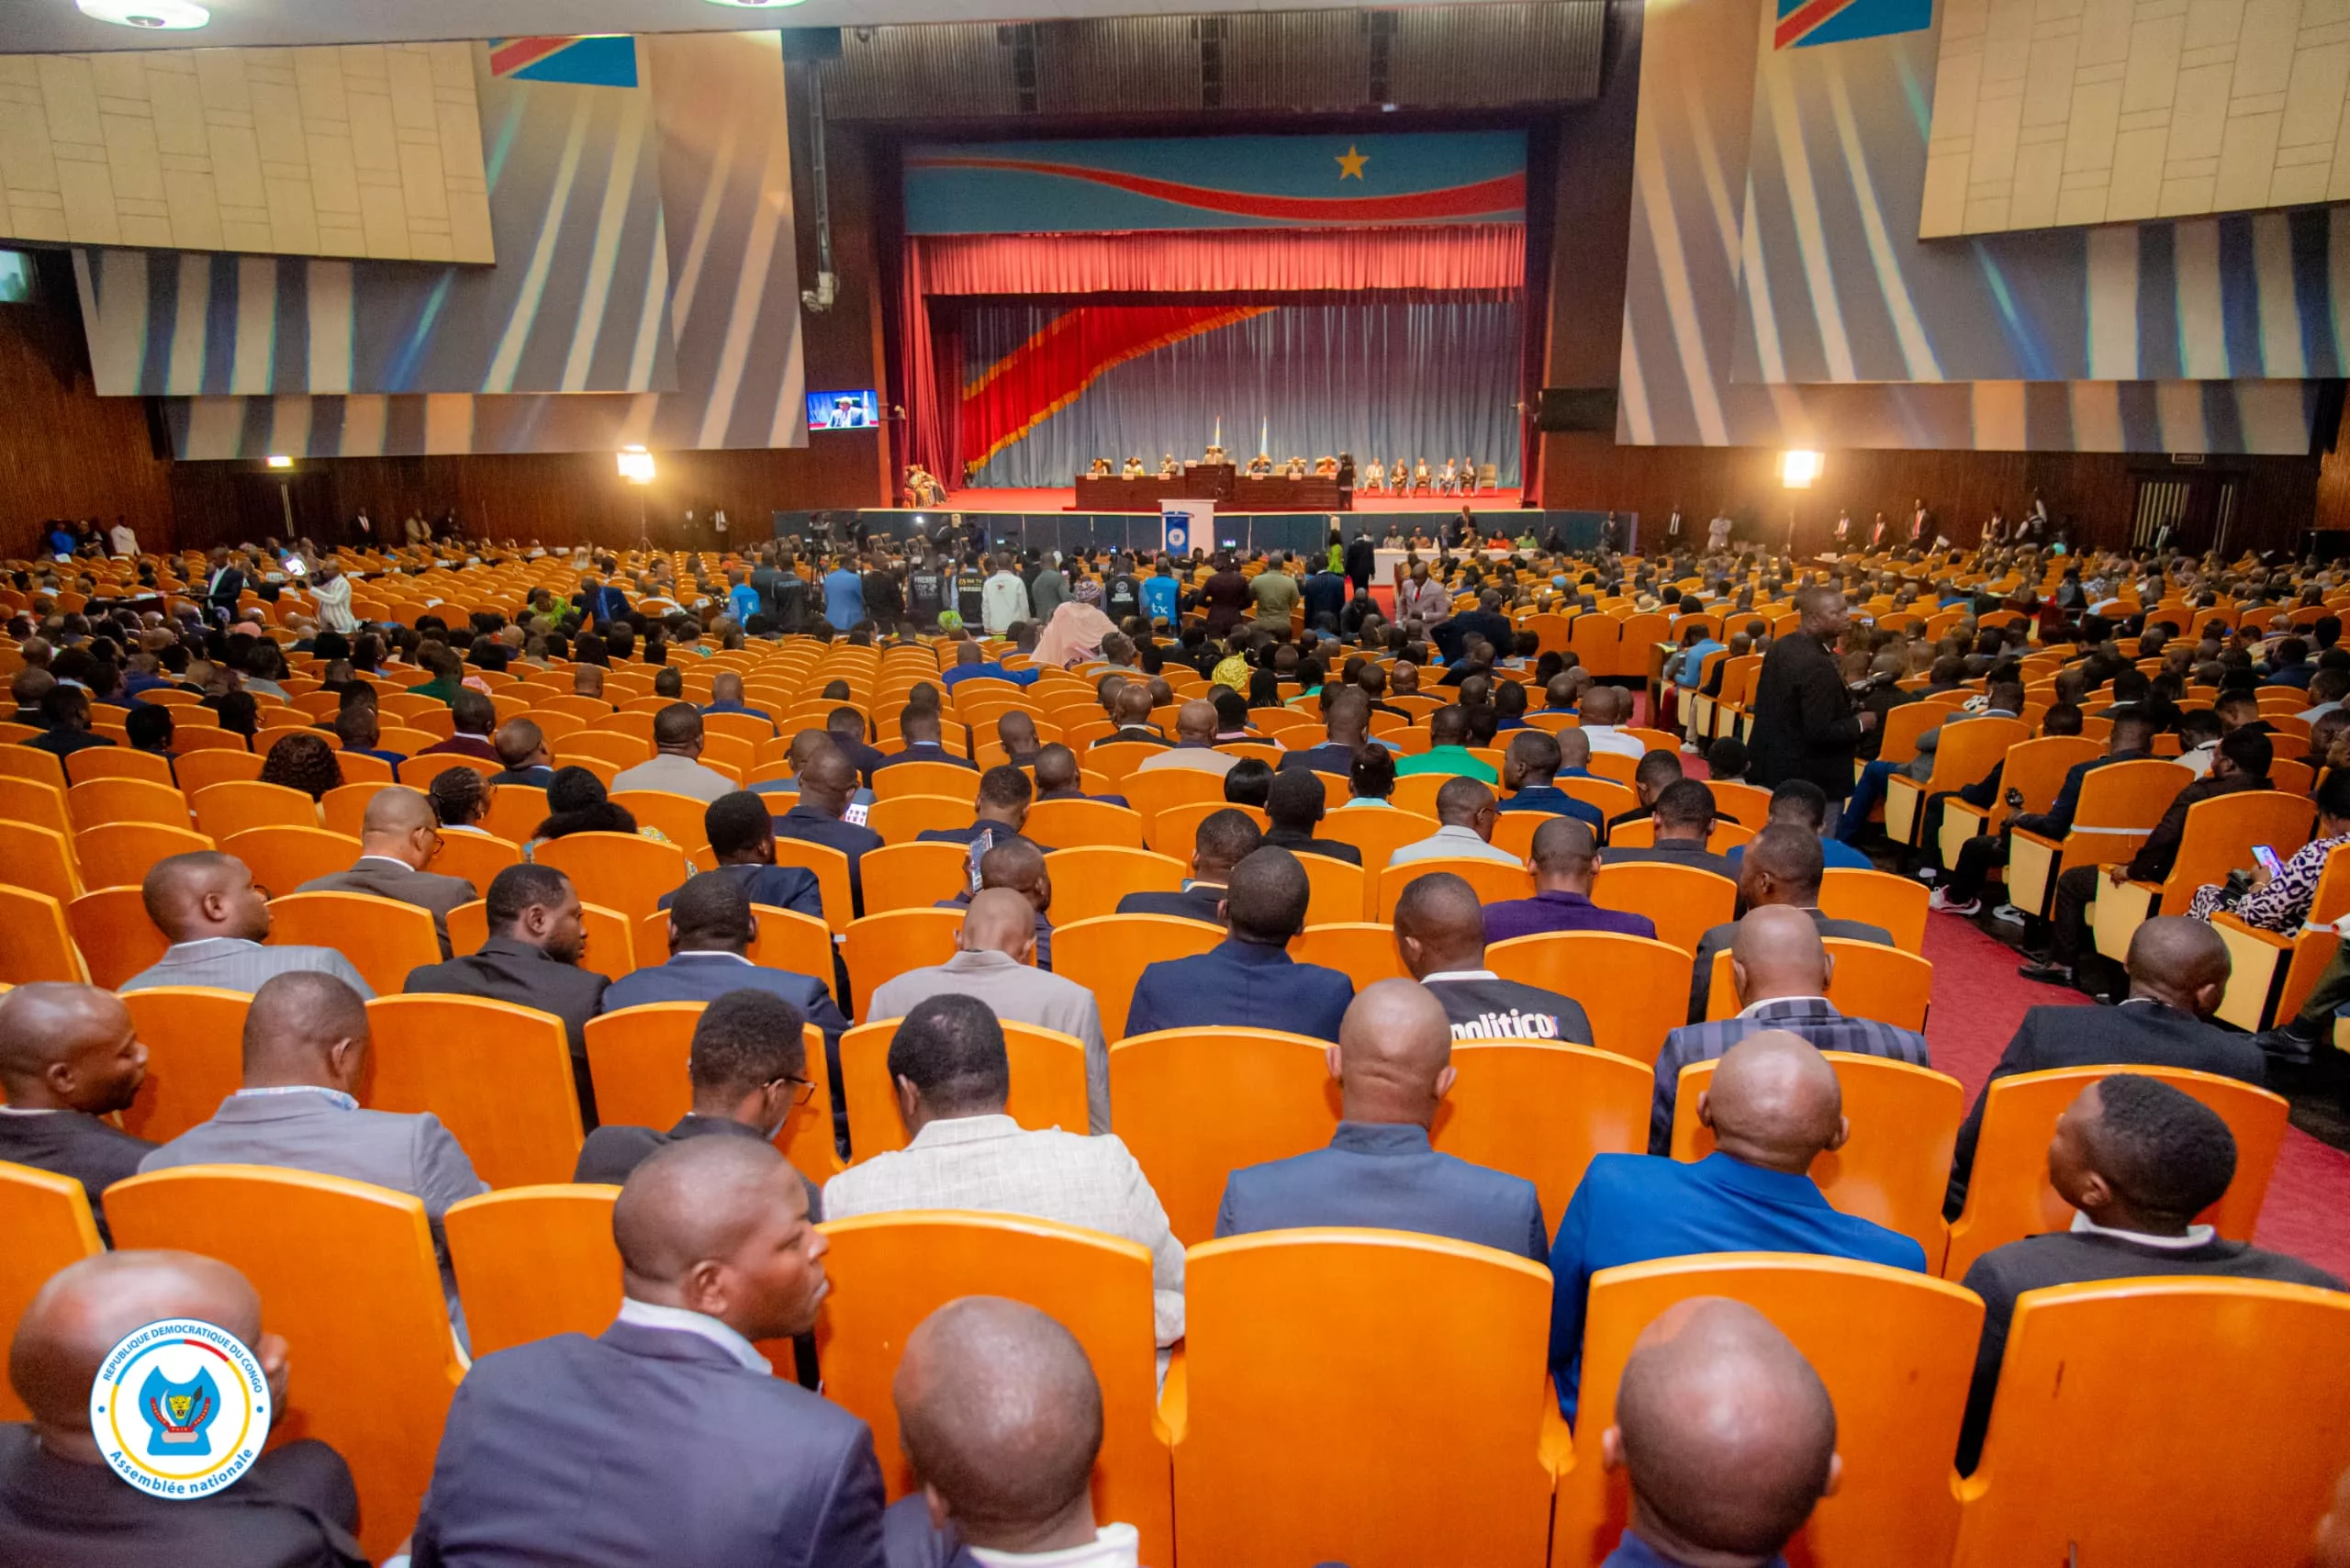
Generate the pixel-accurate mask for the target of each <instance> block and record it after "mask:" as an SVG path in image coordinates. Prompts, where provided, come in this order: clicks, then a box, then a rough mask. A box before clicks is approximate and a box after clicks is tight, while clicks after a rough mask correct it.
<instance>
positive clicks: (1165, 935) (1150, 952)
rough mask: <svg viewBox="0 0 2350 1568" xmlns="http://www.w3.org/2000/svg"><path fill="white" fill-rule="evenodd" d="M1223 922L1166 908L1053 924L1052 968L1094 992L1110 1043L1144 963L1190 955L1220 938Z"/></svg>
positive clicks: (1121, 1027) (1119, 1033)
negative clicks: (1160, 911)
mask: <svg viewBox="0 0 2350 1568" xmlns="http://www.w3.org/2000/svg"><path fill="white" fill-rule="evenodd" d="M1224 937H1225V931H1224V927H1222V926H1220V925H1210V924H1207V923H1206V922H1205V921H1200V920H1184V919H1181V918H1179V917H1177V916H1174V915H1167V914H1112V915H1104V916H1102V917H1101V918H1099V919H1095V920H1082V921H1079V922H1077V923H1076V924H1071V925H1062V926H1058V927H1057V928H1056V929H1055V930H1054V932H1053V972H1054V973H1055V974H1057V975H1059V976H1061V977H1062V978H1064V979H1066V980H1074V981H1076V982H1077V983H1078V984H1079V985H1081V986H1083V987H1085V988H1086V989H1087V990H1088V991H1091V992H1092V993H1093V1000H1094V1004H1095V1005H1096V1006H1097V1007H1098V1008H1099V1009H1100V1010H1101V1014H1102V1038H1103V1039H1105V1040H1108V1041H1110V1042H1112V1043H1113V1044H1114V1043H1115V1042H1116V1041H1118V1040H1119V1039H1121V1038H1123V1037H1124V1036H1125V1032H1126V1011H1127V1009H1128V1008H1129V1007H1131V1006H1132V1005H1133V1003H1134V999H1135V985H1136V982H1137V981H1139V980H1141V979H1142V972H1143V970H1144V969H1147V968H1148V967H1149V966H1150V965H1152V964H1155V963H1159V962H1162V961H1164V960H1167V959H1171V958H1194V957H1197V956H1198V955H1199V954H1202V953H1204V952H1206V951H1208V950H1209V949H1210V948H1212V947H1214V946H1216V945H1217V944H1218V943H1220V942H1222V941H1223V940H1224Z"/></svg>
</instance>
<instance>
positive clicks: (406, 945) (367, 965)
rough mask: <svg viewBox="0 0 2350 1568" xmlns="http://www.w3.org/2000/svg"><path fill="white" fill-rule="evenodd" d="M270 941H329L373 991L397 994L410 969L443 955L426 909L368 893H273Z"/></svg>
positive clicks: (287, 943) (317, 944) (284, 944)
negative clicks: (274, 895)
mask: <svg viewBox="0 0 2350 1568" xmlns="http://www.w3.org/2000/svg"><path fill="white" fill-rule="evenodd" d="M269 914H270V926H269V941H270V943H271V944H272V945H273V946H281V947H296V946H310V947H331V948H333V949H334V950H335V951H337V952H339V953H341V955H342V956H343V957H344V958H348V959H350V960H351V965H352V968H353V969H357V970H358V971H359V974H360V978H361V979H363V980H365V981H366V982H367V986H368V989H369V990H371V991H374V992H375V994H376V995H377V996H397V995H398V994H399V992H400V989H401V988H402V987H403V986H404V985H405V984H406V983H407V982H408V972H409V971H410V970H411V969H420V968H422V967H423V966H425V965H427V964H437V963H439V962H440V961H441V941H440V938H439V937H438V936H437V935H434V933H433V929H432V915H431V912H430V911H427V910H423V909H420V908H419V907H417V906H416V905H415V904H412V903H401V902H397V901H396V900H393V899H379V898H375V897H372V896H371V895H369V894H366V893H292V894H288V895H285V896H284V897H280V898H275V899H272V900H271V901H270V905H269Z"/></svg>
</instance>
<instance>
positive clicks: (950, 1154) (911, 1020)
mask: <svg viewBox="0 0 2350 1568" xmlns="http://www.w3.org/2000/svg"><path fill="white" fill-rule="evenodd" d="M890 1077H891V1078H892V1079H893V1080H895V1081H896V1083H897V1088H898V1110H899V1114H901V1115H902V1116H903V1117H904V1118H905V1124H906V1130H907V1131H908V1132H909V1133H911V1134H912V1142H910V1143H908V1144H907V1145H906V1147H905V1148H902V1149H900V1150H898V1151H896V1152H894V1153H890V1154H880V1155H876V1156H875V1157H874V1158H873V1159H868V1160H867V1161H865V1162H864V1163H863V1164H861V1165H855V1166H851V1167H850V1168H849V1169H848V1170H844V1171H842V1172H841V1173H840V1174H839V1175H837V1176H835V1177H834V1178H833V1179H832V1180H831V1181H830V1182H826V1183H825V1185H824V1217H825V1218H826V1219H827V1220H838V1219H851V1218H854V1217H856V1215H866V1214H887V1213H890V1212H893V1211H896V1210H900V1209H980V1210H986V1211H990V1212H994V1213H999V1214H1015V1215H1030V1216H1032V1217H1034V1218H1036V1219H1049V1220H1057V1221H1059V1222H1060V1223H1061V1224H1064V1225H1081V1226H1086V1227H1087V1228H1088V1229H1091V1230H1100V1231H1106V1232H1108V1233H1109V1234H1110V1235H1112V1236H1122V1237H1124V1238H1126V1239H1127V1240H1129V1241H1136V1242H1140V1243H1141V1244H1142V1245H1143V1246H1144V1247H1146V1248H1147V1249H1149V1250H1150V1282H1151V1297H1152V1301H1153V1305H1154V1307H1155V1312H1154V1316H1155V1318H1156V1321H1157V1327H1158V1343H1159V1344H1160V1345H1161V1346H1167V1345H1172V1344H1173V1343H1174V1342H1175V1341H1176V1340H1178V1339H1181V1338H1182V1337H1183V1247H1182V1244H1181V1242H1179V1241H1177V1240H1176V1239H1175V1236H1174V1233H1173V1231H1172V1230H1171V1229H1169V1226H1168V1223H1167V1211H1166V1209H1165V1208H1164V1207H1162V1206H1161V1205H1160V1204H1159V1202H1158V1193H1154V1192H1152V1191H1151V1188H1150V1182H1149V1179H1148V1178H1147V1177H1145V1176H1144V1175H1143V1173H1142V1167H1141V1166H1140V1165H1138V1164H1136V1162H1135V1157H1134V1156H1133V1155H1131V1154H1129V1153H1128V1152H1126V1146H1125V1143H1124V1142H1123V1141H1122V1140H1120V1139H1119V1138H1118V1137H1117V1136H1116V1135H1114V1134H1109V1135H1105V1136H1103V1137H1083V1136H1081V1135H1080V1134H1077V1133H1069V1132H1062V1131H1060V1130H1059V1129H1057V1128H1054V1129H1049V1130H1046V1131H1043V1132H1029V1131H1026V1130H1024V1128H1022V1126H1020V1124H1019V1123H1017V1122H1015V1121H1013V1119H1012V1118H1011V1117H1010V1116H1008V1115H1006V1114H1004V1110H1003V1106H1004V1101H1005V1100H1006V1098H1007V1097H1009V1095H1010V1094H1011V1092H1012V1064H1011V1060H1010V1058H1008V1057H1007V1055H1006V1054H1005V1051H1004V1045H1003V1027H1002V1025H1000V1024H998V1023H997V1022H996V1016H995V1014H994V1013H993V1012H991V1011H990V1009H989V1007H988V1005H987V1003H986V1002H981V1001H979V1000H978V999H977V998H975V997H969V996H961V995H956V994H952V993H950V994H947V995H944V996H934V997H932V998H930V999H929V1000H928V1001H926V1002H921V1003H919V1004H917V1005H916V1006H915V1008H914V1009H913V1011H912V1012H911V1013H909V1014H906V1017H905V1020H904V1022H902V1023H901V1024H900V1025H898V1034H897V1037H896V1038H895V1039H893V1040H891V1041H890Z"/></svg>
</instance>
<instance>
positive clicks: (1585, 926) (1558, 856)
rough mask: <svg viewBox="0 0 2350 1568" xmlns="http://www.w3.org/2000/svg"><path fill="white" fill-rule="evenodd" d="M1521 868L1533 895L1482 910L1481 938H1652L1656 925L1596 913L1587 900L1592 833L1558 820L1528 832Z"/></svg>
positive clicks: (1624, 913) (1594, 858)
mask: <svg viewBox="0 0 2350 1568" xmlns="http://www.w3.org/2000/svg"><path fill="white" fill-rule="evenodd" d="M1526 864H1527V869H1529V870H1531V871H1532V872H1533V873H1534V896H1533V897H1532V898H1530V899H1505V900H1503V901H1502V902H1499V903H1493V904H1488V905H1486V906H1485V940H1486V941H1488V942H1507V941H1509V940H1510V939H1512V938H1513V937H1517V936H1540V935H1548V934H1549V933H1550V932H1554V931H1601V932H1612V933H1614V934H1615V935H1618V936H1640V937H1648V938H1653V937H1654V936H1655V935H1656V922H1655V921H1653V920H1651V919H1650V918H1649V917H1648V916H1647V915H1645V914H1636V913H1632V912H1631V911H1630V910H1620V909H1602V908H1600V907H1599V906H1598V905H1597V904H1595V903H1594V902H1591V887H1592V882H1593V880H1594V879H1595V878H1596V877H1597V876H1598V875H1599V868H1600V864H1601V861H1600V853H1599V841H1598V839H1597V837H1596V836H1595V834H1594V833H1593V831H1592V829H1591V828H1590V827H1588V826H1586V825H1585V824H1584V823H1580V822H1577V821H1575V820H1574V819H1572V818H1571V817H1559V818H1555V819H1554V820H1552V821H1550V822H1546V823H1543V824H1542V825H1541V826H1540V827H1538V828H1536V829H1535V830H1534V845H1533V853H1532V854H1531V855H1530V856H1528V857H1527V862H1526Z"/></svg>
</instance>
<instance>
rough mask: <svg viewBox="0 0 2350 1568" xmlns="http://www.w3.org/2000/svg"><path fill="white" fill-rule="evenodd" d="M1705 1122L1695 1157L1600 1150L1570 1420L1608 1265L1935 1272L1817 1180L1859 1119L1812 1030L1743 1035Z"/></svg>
mask: <svg viewBox="0 0 2350 1568" xmlns="http://www.w3.org/2000/svg"><path fill="white" fill-rule="evenodd" d="M1697 1120H1698V1123H1699V1124H1700V1125H1701V1126H1705V1127H1707V1128H1708V1129H1710V1130H1711V1131H1712V1133H1713V1135H1714V1150H1713V1152H1712V1153H1711V1154H1708V1155H1707V1156H1706V1158H1705V1159H1700V1160H1697V1161H1695V1162H1694V1163H1690V1164H1684V1163H1683V1162H1681V1161H1680V1160H1677V1159H1662V1158H1660V1157H1659V1156H1656V1155H1652V1154H1602V1155H1599V1156H1596V1157H1595V1158H1594V1159H1593V1160H1592V1162H1591V1165H1590V1167H1589V1169H1587V1170H1585V1171H1584V1172H1583V1182H1582V1184H1581V1185H1579V1186H1577V1187H1576V1188H1575V1195H1574V1196H1573V1198H1572V1199H1570V1200H1569V1201H1568V1204H1567V1213H1566V1217H1565V1218H1564V1219H1562V1220H1561V1221H1560V1222H1559V1235H1558V1239H1557V1240H1556V1242H1554V1243H1553V1244H1552V1246H1551V1249H1550V1276H1551V1279H1552V1280H1553V1282H1554V1285H1553V1289H1552V1294H1551V1298H1550V1303H1551V1305H1550V1373H1551V1376H1552V1377H1554V1378H1555V1379H1556V1380H1557V1382H1558V1387H1559V1409H1560V1411H1561V1414H1563V1415H1564V1416H1565V1417H1567V1419H1568V1420H1569V1421H1572V1420H1573V1419H1574V1416H1575V1406H1576V1398H1577V1391H1578V1386H1579V1383H1580V1379H1581V1377H1582V1372H1583V1315H1584V1312H1585V1309H1586V1308H1587V1306H1588V1305H1589V1299H1590V1294H1591V1277H1592V1276H1593V1275H1594V1274H1596V1273H1597V1272H1599V1271H1600V1270H1602V1269H1612V1268H1614V1267H1615V1266H1616V1265H1617V1264H1618V1263H1644V1262H1647V1261H1649V1260H1651V1259H1657V1258H1683V1257H1687V1256H1689V1255H1691V1254H1693V1253H1703V1252H1809V1253H1813V1254H1817V1255H1818V1256H1821V1257H1828V1258H1852V1259H1856V1260H1860V1261H1862V1262H1864V1263H1882V1264H1885V1265H1886V1266H1887V1267H1888V1268H1895V1269H1910V1270H1914V1271H1918V1272H1919V1273H1923V1272H1925V1269H1926V1252H1925V1249H1923V1248H1922V1247H1919V1245H1918V1243H1917V1242H1916V1241H1915V1240H1914V1239H1912V1238H1909V1237H1907V1236H1904V1235H1902V1234H1901V1233H1900V1232H1898V1231H1893V1230H1887V1229H1886V1227H1885V1226H1881V1225H1875V1224H1872V1223H1871V1222H1870V1221H1868V1220H1864V1219H1857V1218H1855V1217H1853V1216H1852V1215H1845V1214H1840V1213H1838V1212H1837V1211H1836V1210H1835V1209H1833V1208H1830V1206H1829V1204H1828V1200H1827V1199H1826V1198H1825V1197H1823V1196H1821V1195H1820V1192H1819V1187H1818V1183H1816V1182H1813V1181H1812V1179H1811V1175H1810V1171H1811V1164H1812V1161H1813V1160H1815V1159H1818V1158H1819V1156H1820V1155H1821V1154H1823V1153H1825V1152H1827V1151H1828V1150H1830V1149H1834V1148H1842V1147H1843V1145H1844V1138H1845V1136H1846V1133H1847V1131H1848V1128H1847V1126H1846V1123H1845V1120H1844V1096H1843V1091H1842V1089H1841V1086H1840V1085H1839V1084H1838V1083H1837V1081H1836V1071H1835V1069H1833V1068H1831V1067H1830V1066H1829V1064H1828V1058H1825V1057H1823V1056H1821V1055H1820V1054H1819V1052H1818V1050H1816V1049H1814V1048H1813V1047H1812V1046H1811V1045H1810V1044H1809V1043H1808V1042H1807V1041H1805V1040H1803V1039H1801V1038H1798V1037H1797V1036H1794V1035H1790V1034H1788V1033H1786V1032H1785V1031H1784V1030H1778V1029H1766V1030H1764V1031H1763V1032H1762V1033H1761V1034H1757V1035H1749V1036H1747V1037H1746V1038H1745V1039H1743V1040H1740V1042H1739V1043H1738V1044H1736V1045H1734V1046H1732V1047H1730V1048H1729V1050H1728V1051H1726V1052H1724V1053H1723V1055H1722V1058H1721V1060H1720V1061H1719V1062H1718V1064H1717V1065H1716V1067H1715V1069H1714V1079H1713V1083H1712V1085H1711V1086H1710V1087H1709V1088H1707V1090H1706V1091H1705V1092H1702V1093H1701V1094H1700V1095H1699V1096H1698V1099H1697Z"/></svg>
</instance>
